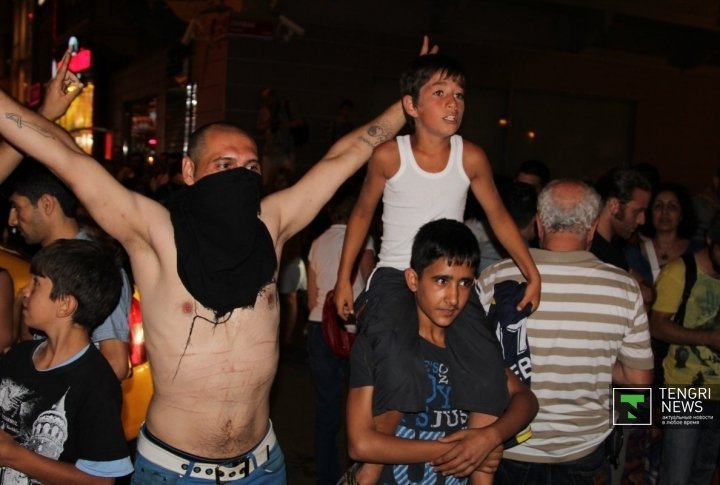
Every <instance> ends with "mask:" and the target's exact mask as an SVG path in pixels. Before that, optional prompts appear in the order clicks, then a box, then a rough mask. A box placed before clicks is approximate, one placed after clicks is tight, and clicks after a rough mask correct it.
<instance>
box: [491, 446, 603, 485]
mask: <svg viewBox="0 0 720 485" xmlns="http://www.w3.org/2000/svg"><path fill="white" fill-rule="evenodd" d="M603 483H604V484H609V483H610V464H609V463H608V462H607V461H606V460H605V445H604V444H601V445H600V446H598V448H597V449H596V450H595V451H593V452H592V453H590V454H589V455H587V456H584V457H582V458H578V459H577V460H573V461H569V462H565V463H530V462H526V461H515V460H509V459H503V460H502V461H501V462H500V466H499V467H498V470H497V473H496V474H495V484H497V485H599V484H603Z"/></svg>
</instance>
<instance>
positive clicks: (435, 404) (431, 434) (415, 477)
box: [378, 339, 468, 485]
mask: <svg viewBox="0 0 720 485" xmlns="http://www.w3.org/2000/svg"><path fill="white" fill-rule="evenodd" d="M420 340H421V342H420V352H421V354H422V359H423V362H424V364H425V371H426V372H427V378H428V379H429V381H430V394H429V395H428V396H427V397H426V400H425V410H424V411H423V412H420V413H406V414H405V415H404V416H403V418H402V420H401V421H400V424H399V425H398V427H397V429H396V430H395V436H398V437H400V438H406V439H421V440H437V439H438V438H442V437H443V436H446V435H449V434H452V433H454V432H455V431H459V430H461V429H465V428H466V427H467V422H468V413H467V412H465V411H463V410H460V409H455V408H454V407H453V402H452V383H451V382H450V372H449V370H450V369H449V366H448V362H450V355H449V351H448V350H447V349H445V348H441V347H437V346H435V345H433V344H431V343H430V342H428V341H426V340H425V339H420ZM378 483H382V484H399V485H401V484H408V485H409V484H415V483H435V484H446V485H455V484H464V483H467V479H465V478H462V479H459V478H456V477H453V476H443V475H441V474H438V473H436V472H435V471H434V470H433V468H432V466H430V464H429V463H414V464H410V465H385V467H383V471H382V474H381V476H380V481H379V482H378Z"/></svg>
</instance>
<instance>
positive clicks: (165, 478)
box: [130, 443, 287, 485]
mask: <svg viewBox="0 0 720 485" xmlns="http://www.w3.org/2000/svg"><path fill="white" fill-rule="evenodd" d="M191 470H192V462H191V465H190V467H189V468H188V471H187V473H186V474H185V475H181V474H179V473H177V472H174V471H172V470H168V469H167V468H163V467H162V466H160V465H156V464H155V463H153V462H151V461H149V460H147V459H146V458H145V457H143V456H142V455H141V454H140V452H138V453H137V454H136V457H135V473H133V476H132V481H131V482H130V483H131V484H132V485H156V484H168V485H208V484H210V483H238V484H242V485H285V484H287V477H286V476H285V457H284V456H283V452H282V450H281V449H280V443H276V444H275V446H273V447H272V449H271V450H270V459H269V460H268V461H267V462H265V463H264V464H263V465H262V466H261V467H259V468H257V469H255V470H253V471H252V472H251V473H250V474H249V475H248V476H247V477H245V478H242V479H240V480H235V481H234V482H232V481H226V480H219V481H218V480H217V479H216V478H215V477H208V478H207V479H205V478H195V477H190V476H188V475H189V474H190V472H191Z"/></svg>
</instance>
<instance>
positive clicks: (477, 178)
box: [463, 142, 540, 311]
mask: <svg viewBox="0 0 720 485" xmlns="http://www.w3.org/2000/svg"><path fill="white" fill-rule="evenodd" d="M463 151H464V159H465V160H464V162H465V169H466V172H467V174H468V176H469V177H470V183H471V185H470V187H471V188H472V191H473V194H474V195H475V197H476V198H477V200H478V202H480V205H481V206H482V208H483V210H484V211H485V213H486V214H487V216H488V221H489V222H490V226H491V227H492V230H493V232H494V233H495V236H497V238H498V240H499V241H500V243H501V244H502V245H503V247H504V248H505V249H506V250H507V252H508V253H509V254H510V257H511V258H512V259H513V260H514V261H515V264H517V266H518V268H520V271H521V272H522V274H523V276H525V279H526V280H527V288H526V289H525V295H524V296H523V299H522V300H521V301H520V303H519V304H518V309H522V308H525V306H526V305H527V304H528V303H531V304H532V309H533V311H535V310H537V307H538V305H539V304H540V273H538V270H537V267H536V266H535V262H534V261H533V260H532V257H531V256H530V252H529V251H528V247H527V244H526V243H525V241H524V240H523V238H522V236H521V235H520V231H519V230H518V228H517V225H516V224H515V222H514V221H513V219H512V217H510V214H509V213H508V211H507V209H505V205H504V204H503V203H502V200H501V199H500V195H499V194H498V192H497V189H496V188H495V182H493V176H492V170H491V169H490V163H489V162H488V159H487V157H486V156H485V153H484V152H483V150H482V149H481V148H479V147H478V146H476V145H474V144H472V143H468V142H466V143H465V145H464V147H463Z"/></svg>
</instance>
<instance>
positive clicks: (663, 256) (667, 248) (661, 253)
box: [654, 240, 676, 265]
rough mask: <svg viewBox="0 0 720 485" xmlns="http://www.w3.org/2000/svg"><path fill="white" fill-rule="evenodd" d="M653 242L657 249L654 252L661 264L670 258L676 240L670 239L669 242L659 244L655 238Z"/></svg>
mask: <svg viewBox="0 0 720 485" xmlns="http://www.w3.org/2000/svg"><path fill="white" fill-rule="evenodd" d="M654 244H655V248H656V250H657V251H656V252H657V255H658V259H660V262H661V265H662V264H664V263H667V262H668V260H669V259H670V254H671V253H672V252H673V250H674V248H675V245H676V241H671V242H670V244H667V245H664V246H661V245H660V243H659V242H658V241H657V240H655V241H654Z"/></svg>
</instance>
